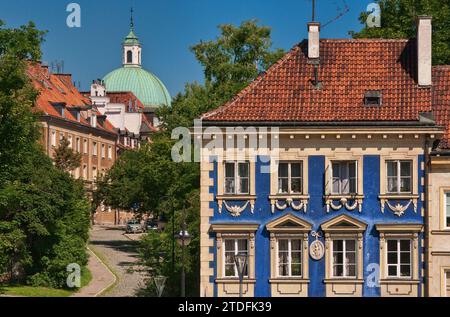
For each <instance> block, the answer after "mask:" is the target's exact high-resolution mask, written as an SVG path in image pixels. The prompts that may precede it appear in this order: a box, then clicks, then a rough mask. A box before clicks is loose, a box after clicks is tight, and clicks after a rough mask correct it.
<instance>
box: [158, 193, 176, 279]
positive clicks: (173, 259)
mask: <svg viewBox="0 0 450 317" xmlns="http://www.w3.org/2000/svg"><path fill="white" fill-rule="evenodd" d="M170 198H171V197H169V196H163V197H161V198H159V201H160V202H161V201H162V200H167V201H169V200H170V204H171V208H172V210H171V211H172V237H173V238H172V273H173V272H175V208H174V206H173V200H171V199H170Z"/></svg>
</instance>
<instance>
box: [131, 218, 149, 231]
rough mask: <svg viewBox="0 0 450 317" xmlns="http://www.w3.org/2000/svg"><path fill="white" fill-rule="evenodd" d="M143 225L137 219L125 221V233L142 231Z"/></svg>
mask: <svg viewBox="0 0 450 317" xmlns="http://www.w3.org/2000/svg"><path fill="white" fill-rule="evenodd" d="M144 231H145V230H144V227H143V226H142V225H141V222H140V221H139V220H136V219H133V220H130V221H128V222H127V229H126V233H143V232H144Z"/></svg>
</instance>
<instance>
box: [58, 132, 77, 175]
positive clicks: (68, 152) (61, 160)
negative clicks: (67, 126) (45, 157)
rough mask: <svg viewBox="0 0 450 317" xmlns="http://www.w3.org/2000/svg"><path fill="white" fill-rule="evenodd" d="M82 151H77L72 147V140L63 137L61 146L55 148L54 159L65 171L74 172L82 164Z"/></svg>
mask: <svg viewBox="0 0 450 317" xmlns="http://www.w3.org/2000/svg"><path fill="white" fill-rule="evenodd" d="M81 159H82V155H81V153H77V152H75V151H74V150H73V149H72V148H71V147H70V142H69V140H67V138H66V137H63V138H62V140H61V142H60V143H59V146H58V147H57V148H56V149H55V156H54V158H53V161H54V162H55V166H56V167H57V168H59V169H60V170H62V171H64V172H72V171H74V170H75V169H77V168H78V167H80V166H81Z"/></svg>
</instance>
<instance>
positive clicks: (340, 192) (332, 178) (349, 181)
mask: <svg viewBox="0 0 450 317" xmlns="http://www.w3.org/2000/svg"><path fill="white" fill-rule="evenodd" d="M335 164H339V177H338V178H339V191H338V192H335V191H334V180H335V177H334V165H335ZM350 164H355V177H354V179H355V180H354V181H355V190H354V191H351V188H350V184H351V179H352V178H351V177H350ZM343 165H344V166H345V168H346V170H347V181H348V193H345V192H343V190H342V183H343V180H344V179H343V178H342V166H343ZM358 177H359V175H358V161H357V160H333V161H331V194H332V195H356V194H357V193H358V191H359V188H358Z"/></svg>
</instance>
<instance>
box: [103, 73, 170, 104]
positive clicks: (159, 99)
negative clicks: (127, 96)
mask: <svg viewBox="0 0 450 317" xmlns="http://www.w3.org/2000/svg"><path fill="white" fill-rule="evenodd" d="M103 80H104V82H105V85H106V90H107V91H108V92H123V91H131V92H132V93H134V95H135V96H136V97H138V98H139V100H140V101H141V102H142V103H143V104H144V105H145V106H146V107H149V108H157V107H161V106H163V105H165V106H169V107H170V105H171V100H172V98H171V97H170V94H169V92H168V91H167V88H166V87H165V86H164V84H163V83H162V82H161V80H159V79H158V77H156V76H155V75H153V74H152V73H150V72H148V71H146V70H144V69H142V68H141V67H122V68H119V69H116V70H114V71H112V72H111V73H109V74H108V75H106V76H105V78H103Z"/></svg>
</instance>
